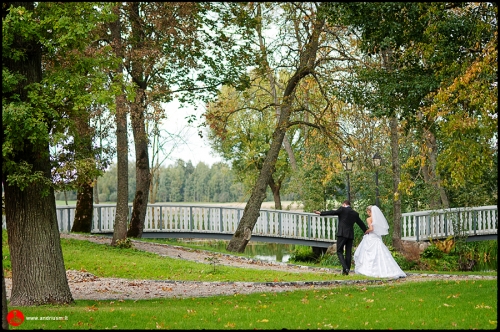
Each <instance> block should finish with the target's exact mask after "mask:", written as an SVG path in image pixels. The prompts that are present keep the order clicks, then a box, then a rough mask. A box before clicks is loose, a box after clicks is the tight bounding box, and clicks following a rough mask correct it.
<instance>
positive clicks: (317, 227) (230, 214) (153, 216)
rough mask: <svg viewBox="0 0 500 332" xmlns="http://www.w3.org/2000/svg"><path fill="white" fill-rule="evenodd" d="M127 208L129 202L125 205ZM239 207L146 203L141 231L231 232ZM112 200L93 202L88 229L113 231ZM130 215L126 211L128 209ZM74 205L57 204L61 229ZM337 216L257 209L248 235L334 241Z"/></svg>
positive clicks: (70, 221) (68, 222)
mask: <svg viewBox="0 0 500 332" xmlns="http://www.w3.org/2000/svg"><path fill="white" fill-rule="evenodd" d="M129 208H130V209H131V208H132V207H131V205H130V206H129ZM243 210H244V209H242V208H232V207H216V206H203V205H174V204H165V203H161V204H148V207H147V212H146V220H145V223H144V229H143V232H159V233H160V232H169V233H173V232H178V233H186V232H188V233H212V234H213V233H216V234H234V232H235V231H236V229H237V227H238V223H239V222H240V219H241V217H242V216H243ZM115 214H116V204H94V215H93V223H92V231H91V232H92V233H109V232H113V224H114V220H115ZM129 215H130V213H129ZM74 216H75V206H57V220H58V223H59V230H60V231H61V232H69V231H70V230H71V228H72V225H73V220H74ZM336 226H337V217H336V216H331V217H320V216H318V215H316V214H314V213H304V212H296V211H285V210H260V216H259V218H258V219H257V223H256V225H255V227H254V229H253V231H252V236H265V237H279V238H287V239H301V240H314V241H325V242H335V233H336Z"/></svg>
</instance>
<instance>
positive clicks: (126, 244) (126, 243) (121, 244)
mask: <svg viewBox="0 0 500 332" xmlns="http://www.w3.org/2000/svg"><path fill="white" fill-rule="evenodd" d="M116 247H117V248H120V249H130V248H132V241H130V239H129V238H126V239H123V240H117V241H116Z"/></svg>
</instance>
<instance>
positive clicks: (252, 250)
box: [182, 239, 295, 263]
mask: <svg viewBox="0 0 500 332" xmlns="http://www.w3.org/2000/svg"><path fill="white" fill-rule="evenodd" d="M182 242H186V243H195V244H200V245H201V244H202V245H204V246H208V247H211V248H214V249H217V250H221V251H224V250H225V249H226V247H227V245H228V243H229V241H225V240H216V241H213V240H189V239H184V240H182ZM294 249H295V245H293V244H283V243H266V242H254V243H248V244H247V246H246V248H245V252H244V254H245V255H247V256H248V257H251V258H255V259H260V260H265V261H270V262H282V263H287V262H288V260H289V259H290V254H291V253H292V252H293V250H294Z"/></svg>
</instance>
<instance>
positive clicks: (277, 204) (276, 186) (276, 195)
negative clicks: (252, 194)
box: [269, 176, 283, 210]
mask: <svg viewBox="0 0 500 332" xmlns="http://www.w3.org/2000/svg"><path fill="white" fill-rule="evenodd" d="M269 187H270V188H271V191H272V192H273V199H274V208H275V209H276V210H283V207H282V206H281V197H280V189H281V182H280V183H276V182H274V179H273V177H272V176H271V177H270V178H269Z"/></svg>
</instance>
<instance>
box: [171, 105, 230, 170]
mask: <svg viewBox="0 0 500 332" xmlns="http://www.w3.org/2000/svg"><path fill="white" fill-rule="evenodd" d="M165 110H166V115H167V119H166V120H163V124H162V128H163V129H165V130H166V131H168V132H169V133H171V134H175V133H178V134H179V135H180V136H182V137H183V141H180V142H179V144H178V145H177V146H176V147H175V148H173V150H172V151H171V154H170V156H169V157H168V158H167V159H166V160H165V161H164V162H163V166H168V165H172V164H174V163H175V161H176V160H177V159H182V160H184V161H185V162H188V161H190V160H191V162H192V164H193V166H196V165H197V164H198V163H199V162H201V161H203V162H204V163H205V164H207V165H208V166H212V165H213V164H214V163H216V162H221V161H223V160H222V158H221V157H220V156H218V155H215V152H213V151H212V150H211V148H210V145H209V143H208V139H207V137H206V136H207V135H206V131H205V129H202V130H203V136H204V137H203V138H201V137H200V136H199V135H198V131H199V130H200V129H199V128H196V126H197V125H198V124H200V123H201V122H202V120H203V119H200V116H201V114H202V113H203V111H204V109H203V107H198V109H197V110H195V109H194V107H184V108H180V107H179V104H178V103H177V102H171V103H168V104H166V105H165ZM191 114H195V115H196V121H195V122H194V123H192V124H188V120H187V119H185V117H186V116H188V115H191ZM172 147H173V143H167V145H166V150H167V151H169V150H170V148H172Z"/></svg>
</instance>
